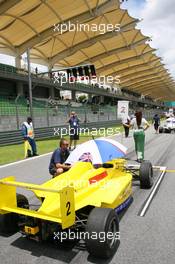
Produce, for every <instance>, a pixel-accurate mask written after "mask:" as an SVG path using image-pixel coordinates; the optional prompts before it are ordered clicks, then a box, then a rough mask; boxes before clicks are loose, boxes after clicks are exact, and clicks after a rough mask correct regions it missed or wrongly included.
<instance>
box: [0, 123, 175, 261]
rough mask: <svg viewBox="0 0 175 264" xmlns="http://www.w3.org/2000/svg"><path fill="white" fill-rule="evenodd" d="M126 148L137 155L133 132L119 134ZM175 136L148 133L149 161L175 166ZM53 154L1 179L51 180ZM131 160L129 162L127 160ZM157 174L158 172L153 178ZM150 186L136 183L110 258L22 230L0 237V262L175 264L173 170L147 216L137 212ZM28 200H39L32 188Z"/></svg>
mask: <svg viewBox="0 0 175 264" xmlns="http://www.w3.org/2000/svg"><path fill="white" fill-rule="evenodd" d="M115 138H116V139H117V140H118V141H119V142H121V143H123V144H124V145H126V146H127V147H128V153H129V154H128V158H129V159H133V160H134V159H136V156H135V152H134V144H133V138H132V133H131V135H130V137H129V138H127V139H125V138H124V137H123V136H121V135H119V136H117V137H115ZM174 157H175V134H158V135H156V134H155V133H154V131H153V129H152V128H150V129H149V130H148V131H147V132H146V147H145V159H148V160H150V161H151V162H152V163H153V165H161V166H166V167H167V169H172V170H173V169H175V158H174ZM49 158H50V155H47V156H43V157H39V158H36V159H34V160H28V161H26V162H23V163H19V164H14V165H11V166H8V167H2V168H0V178H2V177H5V176H9V175H14V176H16V179H17V180H19V181H24V182H30V183H38V184H39V183H42V182H44V181H46V180H48V179H49V178H50V176H49V174H48V162H49ZM128 162H129V163H130V161H129V160H128ZM158 175H159V173H155V176H154V178H155V180H156V178H157V177H158ZM149 192H150V190H141V189H140V187H139V183H137V182H134V183H133V198H134V200H133V202H132V204H131V205H130V207H129V208H128V209H127V210H126V212H125V214H124V215H123V217H122V218H121V220H120V235H121V242H120V245H119V248H118V250H117V252H116V254H115V255H114V257H113V258H112V259H110V260H99V259H96V258H93V257H91V256H89V254H88V252H87V251H86V250H85V249H84V250H82V249H79V248H78V246H77V245H76V244H75V243H68V244H65V245H64V246H59V245H53V244H51V243H43V242H42V243H37V242H35V241H31V240H28V239H26V238H25V237H22V236H21V234H20V233H16V234H14V235H12V236H7V237H5V236H0V263H1V264H46V263H49V264H60V263H71V264H74V263H76V264H84V263H104V264H107V263H113V264H114V263H117V264H130V263H132V264H142V263H143V264H147V263H149V264H159V263H161V264H165V263H166V264H168V263H170V264H172V263H175V254H174V249H175V228H174V226H175V202H174V201H175V173H174V172H171V173H166V174H165V177H164V179H163V181H162V183H161V185H160V188H159V190H158V192H157V193H156V196H155V197H154V199H153V201H152V203H151V205H150V207H149V209H148V211H147V213H146V215H145V216H144V217H140V216H138V213H139V211H140V209H141V207H142V205H143V203H144V201H145V199H146V198H147V196H148V195H149ZM27 196H28V197H29V198H30V203H31V204H32V202H33V203H35V199H34V198H33V196H32V194H31V193H30V192H29V193H27Z"/></svg>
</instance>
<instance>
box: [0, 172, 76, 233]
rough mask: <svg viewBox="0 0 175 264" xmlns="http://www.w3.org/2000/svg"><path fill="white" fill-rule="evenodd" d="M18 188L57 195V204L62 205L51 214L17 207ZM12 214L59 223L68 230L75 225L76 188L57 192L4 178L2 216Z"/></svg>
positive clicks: (0, 203) (0, 202)
mask: <svg viewBox="0 0 175 264" xmlns="http://www.w3.org/2000/svg"><path fill="white" fill-rule="evenodd" d="M17 187H20V188H25V189H27V190H31V191H35V190H38V191H43V192H47V193H54V194H56V197H58V199H57V200H55V202H56V203H58V201H60V204H59V206H58V208H57V210H55V211H52V212H51V213H49V214H46V213H43V212H38V211H34V210H30V209H24V208H20V207H17V198H16V197H17V195H16V188H17ZM54 197H55V196H54ZM10 212H11V213H16V214H21V215H26V216H30V217H34V218H39V219H43V220H47V221H51V222H57V223H59V224H61V226H62V229H65V228H68V227H70V226H72V225H73V224H74V223H75V202H74V188H73V187H69V186H67V187H64V188H63V189H61V190H55V189H49V188H44V187H42V186H40V185H36V184H31V183H24V182H16V181H15V177H14V176H10V177H7V178H3V179H1V180H0V214H6V213H10Z"/></svg>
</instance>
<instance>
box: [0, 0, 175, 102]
mask: <svg viewBox="0 0 175 264" xmlns="http://www.w3.org/2000/svg"><path fill="white" fill-rule="evenodd" d="M0 16H1V19H0V52H1V53H5V54H10V55H14V56H19V55H21V54H23V53H24V52H25V51H26V49H27V48H28V47H29V48H31V60H32V61H33V62H35V63H41V64H45V65H48V66H50V67H54V66H59V67H69V66H75V65H80V64H87V63H93V64H95V66H96V69H97V74H98V75H105V76H108V75H113V76H114V75H118V76H119V79H120V81H121V86H122V87H125V88H128V89H131V90H133V91H137V92H141V93H143V94H145V95H146V94H150V96H152V97H153V98H160V99H162V100H172V99H175V83H174V81H173V80H172V78H171V77H170V75H169V73H168V72H167V70H166V69H165V68H164V65H163V64H162V62H161V58H158V57H157V56H156V55H155V54H154V51H155V50H154V49H152V48H151V47H150V46H149V44H148V41H149V37H147V36H144V35H143V34H142V33H141V32H140V30H138V29H136V28H135V27H136V24H137V22H138V20H137V19H135V18H132V17H131V16H130V15H129V14H128V12H127V11H126V10H122V9H121V8H120V3H119V0H76V1H74V0H64V1H59V0H48V1H45V0H30V1H25V0H21V1H20V0H9V1H2V0H0ZM69 21H70V22H71V23H72V24H75V25H80V24H86V26H87V28H89V29H92V27H93V25H97V31H96V32H95V31H92V30H87V28H86V30H78V29H76V30H72V31H66V32H64V33H63V34H61V33H60V31H58V30H57V29H58V25H61V24H63V23H65V24H67V25H68V23H69ZM54 24H55V26H54ZM102 24H105V25H107V24H112V25H117V24H120V31H116V30H113V31H106V32H105V33H104V34H101V33H102V31H101V29H102V28H101V27H100V25H102Z"/></svg>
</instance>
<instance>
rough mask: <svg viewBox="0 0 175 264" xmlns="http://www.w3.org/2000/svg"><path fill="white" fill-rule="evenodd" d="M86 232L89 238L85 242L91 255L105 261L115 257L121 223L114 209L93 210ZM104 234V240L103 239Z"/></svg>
mask: <svg viewBox="0 0 175 264" xmlns="http://www.w3.org/2000/svg"><path fill="white" fill-rule="evenodd" d="M86 232H87V234H88V236H87V237H86V239H85V242H86V246H87V250H88V252H89V253H90V255H92V256H95V257H98V258H105V259H107V258H110V257H112V256H113V255H114V253H115V252H116V250H117V248H118V246H119V243H120V240H119V238H120V237H119V221H118V217H117V214H116V212H115V211H114V210H113V209H111V208H94V209H92V211H91V212H90V214H89V217H88V220H87V225H86ZM102 234H103V238H102V237H101V235H102ZM110 234H111V236H110V237H109V235H110ZM93 235H94V236H95V237H94V238H93ZM111 237H113V238H111Z"/></svg>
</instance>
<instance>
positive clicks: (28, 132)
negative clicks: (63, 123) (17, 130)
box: [21, 117, 38, 156]
mask: <svg viewBox="0 0 175 264" xmlns="http://www.w3.org/2000/svg"><path fill="white" fill-rule="evenodd" d="M21 131H22V135H23V138H24V141H28V142H29V144H30V146H31V149H32V154H33V156H38V154H37V148H36V143H35V139H34V130H33V124H32V118H31V117H28V118H27V121H26V122H24V123H23V124H22V129H21ZM24 143H25V142H24ZM28 156H31V155H28Z"/></svg>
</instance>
